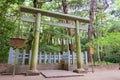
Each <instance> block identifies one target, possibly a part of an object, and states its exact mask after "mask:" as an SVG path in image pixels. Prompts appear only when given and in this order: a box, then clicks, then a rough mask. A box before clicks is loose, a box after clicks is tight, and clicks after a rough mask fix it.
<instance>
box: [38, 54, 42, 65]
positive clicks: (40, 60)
mask: <svg viewBox="0 0 120 80" xmlns="http://www.w3.org/2000/svg"><path fill="white" fill-rule="evenodd" d="M38 59H39V64H41V63H42V52H40V53H39V58H38Z"/></svg>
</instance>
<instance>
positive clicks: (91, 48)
mask: <svg viewBox="0 0 120 80" xmlns="http://www.w3.org/2000/svg"><path fill="white" fill-rule="evenodd" d="M89 49H90V50H89V51H90V54H93V53H94V50H93V47H92V46H90V47H89Z"/></svg>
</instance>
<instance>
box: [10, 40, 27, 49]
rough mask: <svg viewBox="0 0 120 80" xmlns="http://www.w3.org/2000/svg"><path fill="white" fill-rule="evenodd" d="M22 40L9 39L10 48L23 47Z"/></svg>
mask: <svg viewBox="0 0 120 80" xmlns="http://www.w3.org/2000/svg"><path fill="white" fill-rule="evenodd" d="M24 42H25V40H24V39H20V38H10V46H12V47H18V48H21V47H24Z"/></svg>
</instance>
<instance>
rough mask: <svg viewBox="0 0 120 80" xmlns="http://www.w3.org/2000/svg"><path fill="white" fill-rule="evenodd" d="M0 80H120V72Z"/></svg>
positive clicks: (0, 79)
mask: <svg viewBox="0 0 120 80" xmlns="http://www.w3.org/2000/svg"><path fill="white" fill-rule="evenodd" d="M63 74H64V73H63ZM0 80H120V70H109V71H108V70H100V71H96V72H94V73H92V72H88V73H86V74H85V75H84V76H76V77H59V78H45V77H43V76H42V75H39V76H24V75H15V76H14V77H13V76H12V75H0Z"/></svg>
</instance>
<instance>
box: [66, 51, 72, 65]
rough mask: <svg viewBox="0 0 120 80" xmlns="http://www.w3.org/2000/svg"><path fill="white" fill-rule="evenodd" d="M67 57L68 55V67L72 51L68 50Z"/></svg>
mask: <svg viewBox="0 0 120 80" xmlns="http://www.w3.org/2000/svg"><path fill="white" fill-rule="evenodd" d="M67 55H68V57H67V63H68V65H70V61H71V60H70V51H69V50H68V52H67Z"/></svg>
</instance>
